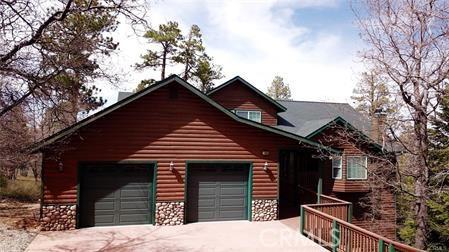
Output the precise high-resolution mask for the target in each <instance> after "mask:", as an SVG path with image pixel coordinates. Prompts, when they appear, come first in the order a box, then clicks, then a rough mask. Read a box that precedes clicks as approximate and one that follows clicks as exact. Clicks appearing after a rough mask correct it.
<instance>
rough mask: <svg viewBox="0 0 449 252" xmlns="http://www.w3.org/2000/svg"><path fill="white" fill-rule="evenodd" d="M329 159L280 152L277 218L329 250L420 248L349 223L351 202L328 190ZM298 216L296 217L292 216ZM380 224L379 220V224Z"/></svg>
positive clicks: (351, 212)
mask: <svg viewBox="0 0 449 252" xmlns="http://www.w3.org/2000/svg"><path fill="white" fill-rule="evenodd" d="M331 169H332V166H331V163H330V160H326V159H319V158H314V153H312V152H305V151H299V150H289V151H283V152H281V155H280V169H279V218H280V219H281V221H284V222H286V223H287V224H289V225H290V226H292V224H293V225H295V221H296V224H298V225H299V226H300V233H301V234H302V235H304V236H306V237H308V238H309V239H310V240H312V241H315V242H316V243H317V244H320V245H321V246H322V247H324V248H326V249H328V250H332V251H341V252H343V251H344V252H346V251H370V252H371V251H373V252H384V251H388V252H393V251H407V252H409V251H410V252H411V251H420V250H418V249H415V248H413V247H410V246H407V245H405V244H401V243H399V242H396V241H394V240H392V239H389V238H387V237H384V236H381V235H379V234H376V233H374V232H371V231H369V230H366V229H364V228H361V227H360V226H357V225H354V224H352V221H353V216H354V212H353V204H352V203H351V202H348V201H344V200H341V199H338V198H336V197H331V196H328V195H325V194H323V193H331V192H332V191H333V190H332V188H333V184H332V183H333V181H332V180H330V179H325V178H329V177H330V176H331V174H329V170H331ZM295 217H299V218H297V219H296V218H295ZM381 224H382V223H381Z"/></svg>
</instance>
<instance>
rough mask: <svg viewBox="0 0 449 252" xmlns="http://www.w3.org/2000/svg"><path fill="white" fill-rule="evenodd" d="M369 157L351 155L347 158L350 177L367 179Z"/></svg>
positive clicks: (348, 175)
mask: <svg viewBox="0 0 449 252" xmlns="http://www.w3.org/2000/svg"><path fill="white" fill-rule="evenodd" d="M367 166H368V158H367V157H366V156H351V157H347V158H346V170H347V177H348V179H367V169H366V168H367Z"/></svg>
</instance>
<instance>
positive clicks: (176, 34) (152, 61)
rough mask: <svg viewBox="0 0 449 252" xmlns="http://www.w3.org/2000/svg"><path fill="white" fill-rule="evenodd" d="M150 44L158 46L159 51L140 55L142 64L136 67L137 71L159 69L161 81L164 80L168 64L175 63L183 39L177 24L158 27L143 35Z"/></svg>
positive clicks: (171, 23) (172, 23) (170, 23)
mask: <svg viewBox="0 0 449 252" xmlns="http://www.w3.org/2000/svg"><path fill="white" fill-rule="evenodd" d="M144 37H145V38H147V39H148V40H149V42H150V43H152V44H159V45H160V46H161V49H160V50H148V51H147V53H146V54H144V55H142V56H141V57H142V59H143V62H142V63H138V64H137V65H136V68H137V69H144V68H147V67H151V68H153V69H155V70H156V69H159V68H160V69H161V79H165V71H166V68H167V66H168V65H169V64H172V63H174V62H175V59H174V57H175V56H176V53H177V50H178V45H179V43H180V41H181V40H182V39H183V37H182V34H181V30H180V29H179V27H178V23H177V22H172V21H170V22H168V23H167V24H161V25H159V29H158V30H155V29H150V30H149V31H147V32H146V33H145V35H144Z"/></svg>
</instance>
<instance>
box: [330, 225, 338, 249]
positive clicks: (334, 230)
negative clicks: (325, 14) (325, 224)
mask: <svg viewBox="0 0 449 252" xmlns="http://www.w3.org/2000/svg"><path fill="white" fill-rule="evenodd" d="M331 237H332V252H337V250H338V245H339V244H340V230H339V227H338V223H337V221H336V220H333V221H332V230H331Z"/></svg>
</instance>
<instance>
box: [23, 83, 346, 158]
mask: <svg viewBox="0 0 449 252" xmlns="http://www.w3.org/2000/svg"><path fill="white" fill-rule="evenodd" d="M173 82H176V83H177V84H179V85H181V86H183V87H185V88H187V89H188V90H189V91H191V92H192V93H194V94H195V95H197V96H198V97H200V98H201V99H203V100H205V101H206V102H207V103H209V104H210V105H212V106H213V107H215V108H217V109H218V110H220V111H221V112H223V113H224V114H225V115H227V116H229V117H231V118H232V119H234V120H235V121H238V122H240V123H243V124H247V125H250V126H253V127H255V128H259V129H262V130H265V131H268V132H271V133H274V134H278V135H281V136H285V137H288V138H291V139H294V140H298V141H299V142H300V143H305V144H307V145H310V146H312V147H315V148H321V149H326V150H329V151H332V152H338V151H337V150H333V149H332V148H330V147H327V146H323V145H321V144H319V143H317V142H314V141H312V140H310V139H307V138H304V137H302V136H298V135H296V134H293V133H291V132H288V131H284V130H282V129H278V128H275V127H271V126H267V125H264V124H261V123H257V122H254V121H250V120H247V119H244V118H241V117H239V116H237V115H236V114H234V113H232V112H231V111H229V110H227V109H226V108H224V107H222V106H221V105H220V104H218V103H217V102H215V101H213V100H212V99H211V98H209V97H208V96H207V95H205V94H203V93H202V92H201V91H200V90H198V89H197V88H195V87H194V86H192V85H190V84H189V83H187V82H186V81H184V80H183V79H181V78H180V77H179V76H177V75H171V76H170V77H168V78H166V79H164V80H161V81H159V82H157V83H156V84H154V85H151V86H149V87H147V88H145V89H143V90H142V91H139V92H137V93H135V94H133V95H130V96H128V97H126V98H124V99H122V100H120V101H118V102H117V103H114V104H113V105H111V106H109V107H107V108H105V109H103V110H101V111H99V112H97V113H95V114H93V115H91V116H88V117H86V118H85V119H83V120H81V121H79V122H77V123H75V124H73V125H71V126H70V127H67V128H65V129H63V130H61V131H59V132H57V133H55V134H53V135H51V136H49V137H47V138H45V139H43V140H42V141H40V142H38V143H36V144H35V145H33V146H32V147H31V151H32V152H37V151H39V150H40V149H42V148H44V147H45V146H47V145H50V144H52V143H55V142H56V141H58V140H61V139H64V137H67V136H69V135H70V134H72V133H74V132H76V131H78V130H79V129H81V128H83V127H84V126H87V125H88V124H90V123H92V122H94V121H96V120H97V119H99V118H101V117H103V116H105V115H107V114H109V113H111V112H113V111H115V110H117V109H119V108H121V107H123V106H125V105H127V104H128V103H131V102H133V101H135V100H137V99H139V98H141V97H143V96H145V95H147V94H149V93H151V92H153V91H155V90H157V89H159V88H161V87H163V86H166V85H168V84H170V83H173Z"/></svg>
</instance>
